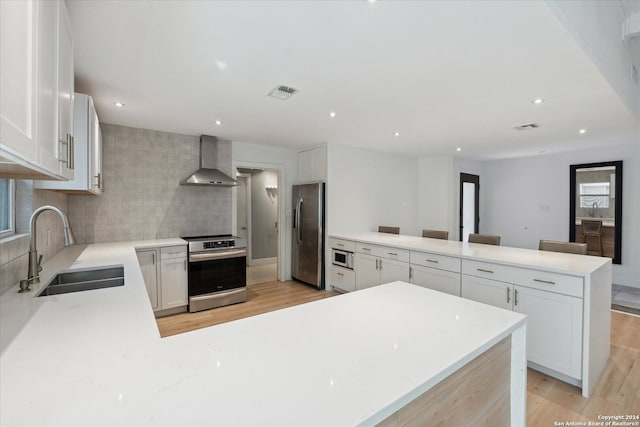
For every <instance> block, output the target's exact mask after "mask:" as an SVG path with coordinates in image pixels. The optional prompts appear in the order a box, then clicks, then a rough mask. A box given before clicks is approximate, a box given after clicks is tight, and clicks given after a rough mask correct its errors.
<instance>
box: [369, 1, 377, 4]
mask: <svg viewBox="0 0 640 427" xmlns="http://www.w3.org/2000/svg"><path fill="white" fill-rule="evenodd" d="M377 1H378V0H367V2H369V3H371V4H374V3H375V2H377Z"/></svg>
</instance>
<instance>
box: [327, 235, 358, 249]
mask: <svg viewBox="0 0 640 427" xmlns="http://www.w3.org/2000/svg"><path fill="white" fill-rule="evenodd" d="M329 246H331V247H332V248H334V249H340V250H343V251H349V252H355V251H356V242H354V241H352V240H342V239H333V238H331V239H329Z"/></svg>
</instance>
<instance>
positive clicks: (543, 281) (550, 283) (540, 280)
mask: <svg viewBox="0 0 640 427" xmlns="http://www.w3.org/2000/svg"><path fill="white" fill-rule="evenodd" d="M533 281H534V282H539V283H546V284H547V285H555V284H556V282H552V281H551V280H542V279H533Z"/></svg>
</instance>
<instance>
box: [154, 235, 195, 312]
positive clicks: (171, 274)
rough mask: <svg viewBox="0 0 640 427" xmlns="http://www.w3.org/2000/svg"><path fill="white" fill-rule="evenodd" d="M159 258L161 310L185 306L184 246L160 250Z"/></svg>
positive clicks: (185, 258) (186, 302) (185, 270)
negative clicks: (160, 260)
mask: <svg viewBox="0 0 640 427" xmlns="http://www.w3.org/2000/svg"><path fill="white" fill-rule="evenodd" d="M160 257H161V259H162V262H161V263H160V271H161V277H162V285H161V290H162V291H161V295H162V309H167V308H174V307H180V306H184V305H187V304H188V300H187V248H186V246H174V247H169V248H161V249H160Z"/></svg>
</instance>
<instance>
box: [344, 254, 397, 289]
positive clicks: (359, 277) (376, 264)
mask: <svg viewBox="0 0 640 427" xmlns="http://www.w3.org/2000/svg"><path fill="white" fill-rule="evenodd" d="M355 271H356V289H365V288H370V287H372V286H377V285H381V284H383V283H389V282H395V281H396V280H402V281H404V282H408V281H409V263H408V262H404V261H397V260H394V259H388V258H381V257H378V256H373V255H365V254H360V253H356V255H355Z"/></svg>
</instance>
